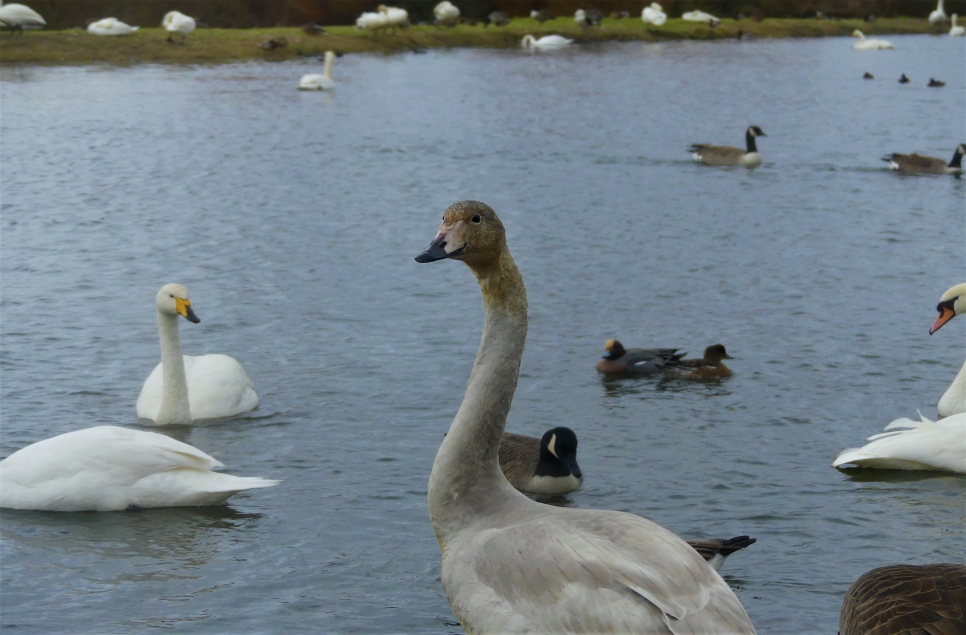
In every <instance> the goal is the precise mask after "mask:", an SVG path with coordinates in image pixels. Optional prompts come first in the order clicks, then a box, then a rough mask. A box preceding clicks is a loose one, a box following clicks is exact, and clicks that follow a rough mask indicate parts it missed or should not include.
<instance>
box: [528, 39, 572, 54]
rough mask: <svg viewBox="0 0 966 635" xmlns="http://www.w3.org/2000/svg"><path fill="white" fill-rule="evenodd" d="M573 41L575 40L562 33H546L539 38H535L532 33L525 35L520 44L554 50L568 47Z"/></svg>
mask: <svg viewBox="0 0 966 635" xmlns="http://www.w3.org/2000/svg"><path fill="white" fill-rule="evenodd" d="M572 42H573V40H568V39H567V38H565V37H562V36H560V35H545V36H543V37H542V38H540V39H539V40H536V39H534V37H533V36H532V35H524V36H523V41H522V42H520V45H521V46H522V47H523V48H530V49H533V50H535V51H552V50H555V49H562V48H567V47H568V46H570V44H571V43H572Z"/></svg>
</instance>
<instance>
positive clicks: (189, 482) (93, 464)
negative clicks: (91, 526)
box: [0, 426, 281, 512]
mask: <svg viewBox="0 0 966 635" xmlns="http://www.w3.org/2000/svg"><path fill="white" fill-rule="evenodd" d="M216 467H222V464H221V463H220V462H218V461H216V460H215V459H213V458H211V457H210V456H208V455H207V454H205V453H204V452H202V451H201V450H199V449H197V448H195V447H192V446H190V445H188V444H187V443H182V442H180V441H175V440H174V439H172V438H171V437H168V436H165V435H163V434H157V433H156V432H141V431H139V430H130V429H127V428H119V427H116V426H98V427H96V428H87V429H85V430H77V431H75V432H68V433H67V434H61V435H58V436H56V437H52V438H50V439H45V440H43V441H38V442H37V443H34V444H33V445H28V446H27V447H25V448H23V449H21V450H17V451H16V452H14V453H13V454H11V455H10V456H8V457H7V458H5V459H4V460H3V461H0V507H4V508H7V509H34V510H41V511H54V512H79V511H119V510H124V509H128V508H129V507H183V506H203V505H219V504H221V503H224V502H225V501H226V500H228V498H229V497H231V496H232V495H233V494H237V493H238V492H241V491H243V490H247V489H255V488H260V487H271V486H273V485H277V484H278V483H280V482H281V481H273V480H268V479H264V478H258V477H242V476H231V475H229V474H219V473H217V472H212V471H211V470H212V469H213V468H216Z"/></svg>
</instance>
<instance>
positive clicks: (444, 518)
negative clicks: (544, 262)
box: [416, 201, 755, 634]
mask: <svg viewBox="0 0 966 635" xmlns="http://www.w3.org/2000/svg"><path fill="white" fill-rule="evenodd" d="M447 258H453V259H456V260H462V261H463V262H465V263H466V264H467V265H468V266H469V267H470V269H471V270H472V271H473V273H474V274H475V276H476V278H477V282H478V283H479V285H480V290H481V291H482V295H483V306H484V313H485V320H484V327H483V339H482V341H481V343H480V349H479V352H478V353H477V356H476V362H475V363H474V365H473V371H472V372H471V373H470V380H469V383H468V384H467V387H466V394H465V395H464V397H463V403H462V405H461V406H460V409H459V412H458V413H457V414H456V418H455V419H454V420H453V424H452V426H451V427H450V429H449V433H448V434H447V435H446V437H445V438H444V439H443V443H442V445H441V446H440V448H439V452H438V453H437V454H436V460H435V462H434V463H433V471H432V474H431V475H430V477H429V492H428V498H429V514H430V519H431V520H432V523H433V529H434V530H435V532H436V538H437V539H438V541H439V545H440V549H441V551H442V569H441V580H442V583H443V589H444V591H445V592H446V597H447V598H448V599H449V602H450V606H451V607H452V609H453V612H454V613H455V614H456V617H457V619H459V621H460V624H461V625H462V626H463V628H464V629H465V630H466V631H467V632H468V633H550V632H563V631H567V632H581V633H632V632H633V633H652V634H657V633H665V634H671V633H673V632H677V633H699V632H700V633H730V634H737V633H754V632H755V628H754V626H753V625H752V623H751V620H750V619H749V617H748V614H747V613H745V610H744V608H743V607H742V606H741V602H739V601H738V598H737V596H735V594H734V591H732V590H731V589H730V588H729V587H728V585H727V583H726V582H725V581H724V580H723V579H722V578H721V576H720V575H718V573H717V572H715V570H714V569H713V568H712V566H711V565H709V564H708V563H707V562H705V560H704V559H703V558H702V557H701V556H700V555H699V554H698V552H697V551H695V550H694V549H692V548H691V547H690V546H688V544H687V543H686V542H685V541H684V540H682V539H681V538H679V537H677V536H676V535H674V534H673V533H671V532H670V531H668V530H666V529H664V528H663V527H661V526H659V525H657V524H655V523H653V522H651V521H649V520H646V519H644V518H641V517H639V516H634V515H633V514H627V513H623V512H614V511H600V510H590V509H572V508H562V507H553V506H550V505H543V504H541V503H537V502H535V501H532V500H530V499H529V498H527V497H526V496H524V495H523V494H521V493H520V492H518V491H517V490H515V489H514V488H513V486H512V485H510V483H509V482H508V481H507V479H506V477H505V476H504V475H503V471H502V470H501V469H500V463H499V450H500V439H501V437H502V436H503V431H504V428H505V427H506V419H507V415H508V414H509V411H510V404H511V402H512V401H513V393H514V392H515V391H516V386H517V380H518V378H519V376H520V361H521V359H522V357H523V349H524V344H525V341H526V336H527V294H526V289H525V287H524V285H523V278H522V276H521V275H520V270H519V269H517V266H516V264H515V263H514V261H513V257H512V256H511V255H510V251H509V250H508V249H507V245H506V233H505V231H504V228H503V224H502V223H501V222H500V219H499V218H498V217H497V215H496V213H495V212H494V211H493V210H492V209H491V208H490V207H489V206H487V205H485V204H483V203H480V202H479V201H463V202H461V203H456V204H455V205H452V206H450V207H449V208H448V209H447V210H446V212H445V214H444V215H443V223H442V225H440V227H439V232H438V234H437V236H436V238H435V239H434V240H433V242H432V244H431V245H430V247H429V248H428V249H427V250H426V251H424V252H423V253H422V254H420V255H419V256H417V258H416V261H417V262H433V261H436V260H443V259H447Z"/></svg>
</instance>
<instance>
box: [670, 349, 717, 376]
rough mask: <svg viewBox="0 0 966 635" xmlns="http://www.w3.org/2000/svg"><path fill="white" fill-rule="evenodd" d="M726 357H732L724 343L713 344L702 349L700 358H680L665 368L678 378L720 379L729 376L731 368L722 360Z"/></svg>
mask: <svg viewBox="0 0 966 635" xmlns="http://www.w3.org/2000/svg"><path fill="white" fill-rule="evenodd" d="M726 359H733V358H732V357H731V356H730V355H728V351H727V350H725V347H724V345H723V344H713V345H711V346H709V347H707V348H706V349H704V356H703V357H701V358H700V359H682V360H680V361H677V362H675V363H674V365H673V366H672V365H668V366H666V367H665V369H666V370H668V371H669V372H671V373H672V374H673V375H674V376H675V377H678V378H680V379H722V378H725V377H731V369H730V368H728V367H727V366H725V364H724V361H723V360H726Z"/></svg>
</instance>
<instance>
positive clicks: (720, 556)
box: [688, 536, 758, 571]
mask: <svg viewBox="0 0 966 635" xmlns="http://www.w3.org/2000/svg"><path fill="white" fill-rule="evenodd" d="M756 542H758V539H757V538H750V537H748V536H735V537H734V538H728V539H727V540H724V539H720V538H719V539H717V540H689V541H688V544H689V545H691V548H692V549H694V550H695V551H697V552H698V553H699V554H700V555H701V557H702V558H704V559H705V560H706V561H707V562H708V564H710V565H711V566H712V567H714V570H715V571H721V567H723V566H724V563H725V560H727V559H728V556H730V555H731V554H733V553H734V552H736V551H741V550H742V549H744V548H745V547H750V546H751V545H753V544H755V543H756Z"/></svg>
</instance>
